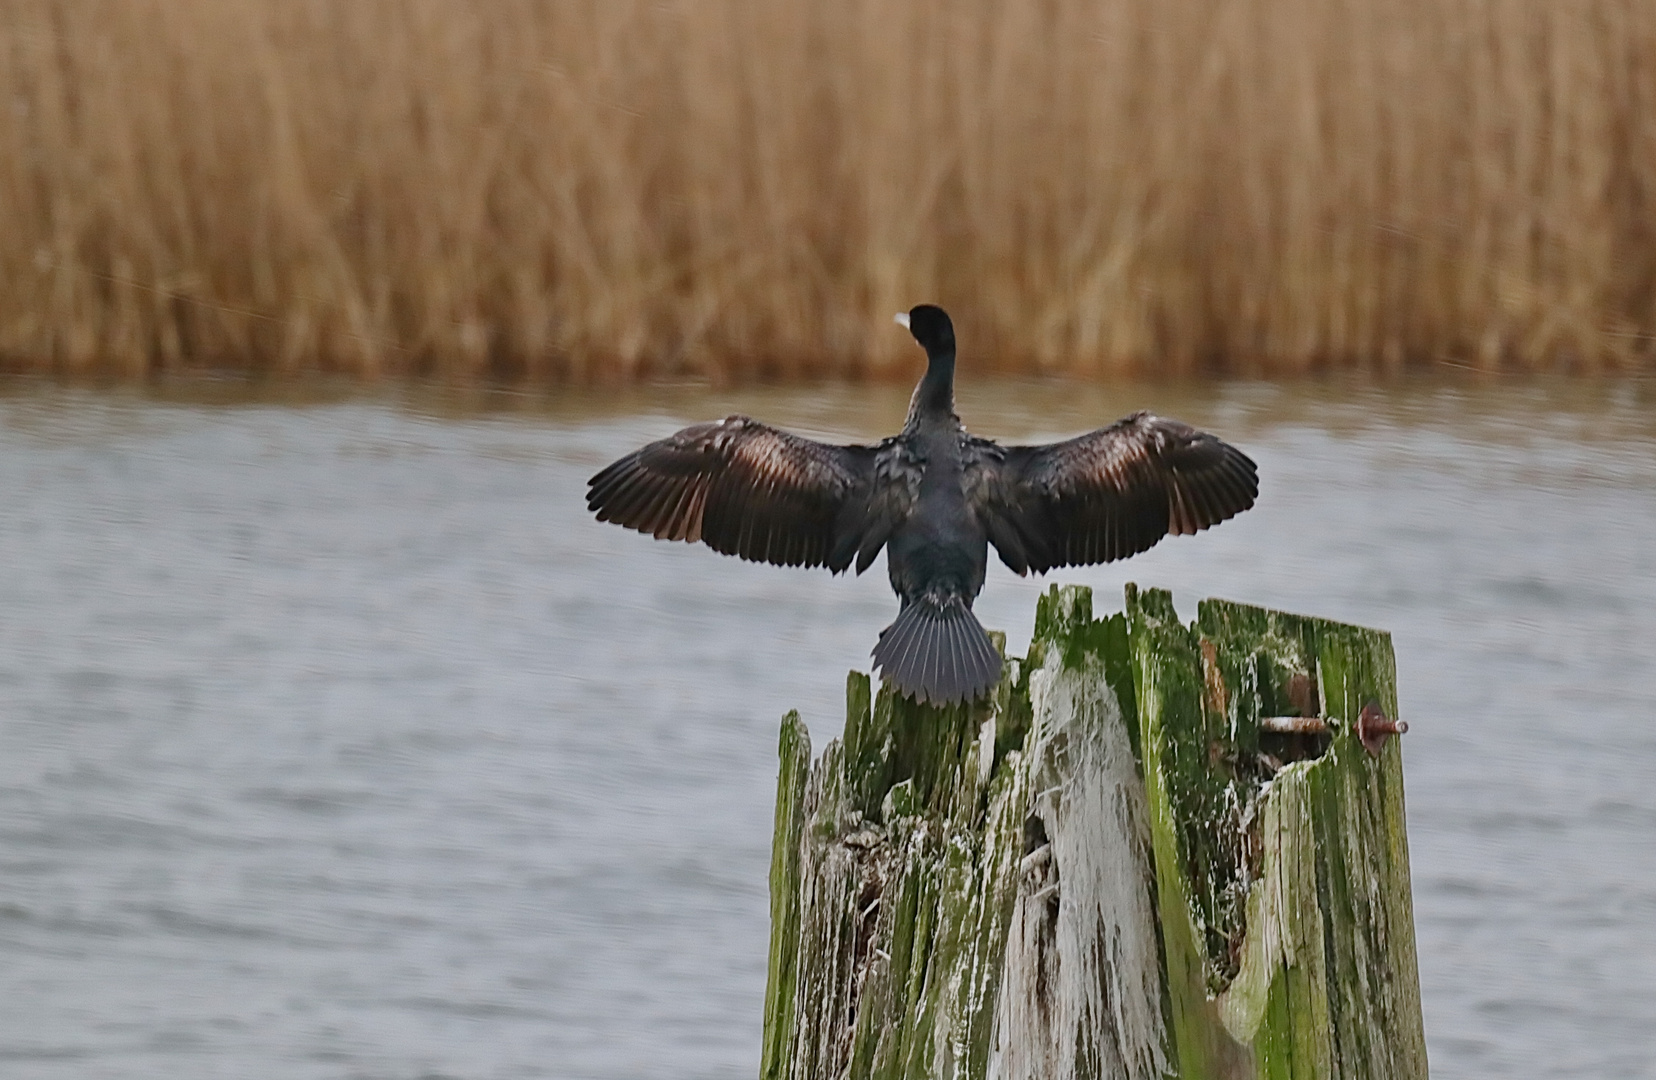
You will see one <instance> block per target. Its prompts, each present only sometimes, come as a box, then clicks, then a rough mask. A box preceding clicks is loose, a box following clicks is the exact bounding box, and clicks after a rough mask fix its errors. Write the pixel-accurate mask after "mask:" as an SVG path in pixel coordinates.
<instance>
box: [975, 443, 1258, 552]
mask: <svg viewBox="0 0 1656 1080" xmlns="http://www.w3.org/2000/svg"><path fill="white" fill-rule="evenodd" d="M966 457H967V475H968V481H967V494H968V498H969V499H970V500H971V502H972V505H973V508H974V509H975V510H976V511H977V512H978V513H979V515H980V518H982V519H983V520H984V521H985V528H986V531H987V532H988V534H989V539H990V542H992V543H993V544H994V545H995V550H996V551H997V552H999V553H1000V556H1001V559H1002V561H1004V562H1005V563H1006V565H1007V566H1009V567H1011V568H1012V569H1013V570H1014V571H1017V572H1018V573H1024V572H1026V571H1027V570H1034V571H1035V572H1037V573H1040V572H1042V571H1046V570H1050V569H1053V568H1054V567H1058V566H1084V565H1087V564H1089V563H1098V562H1112V561H1114V560H1116V559H1125V558H1127V557H1128V556H1131V555H1137V554H1138V553H1139V552H1141V551H1144V550H1146V549H1147V548H1149V547H1151V546H1152V545H1154V544H1155V543H1156V542H1157V541H1158V540H1160V539H1161V538H1162V537H1164V536H1167V535H1169V534H1174V535H1189V534H1192V533H1196V532H1200V531H1201V530H1203V529H1207V528H1210V527H1212V526H1214V525H1217V524H1218V523H1219V522H1221V521H1225V520H1228V519H1230V518H1232V517H1235V516H1236V515H1237V514H1240V513H1241V512H1242V511H1244V510H1246V509H1248V508H1249V507H1251V506H1252V505H1253V504H1254V500H1255V498H1257V497H1258V494H1259V470H1258V468H1257V466H1255V465H1254V463H1253V461H1252V459H1250V458H1249V457H1248V456H1247V455H1246V454H1244V453H1242V451H1240V450H1238V449H1236V448H1235V447H1234V446H1231V445H1230V444H1229V443H1226V442H1224V441H1222V440H1220V439H1218V438H1216V437H1215V436H1213V435H1210V434H1208V433H1207V432H1204V431H1198V430H1196V429H1195V428H1193V427H1190V426H1188V425H1186V424H1181V423H1179V422H1178V421H1176V420H1167V419H1163V418H1161V417H1158V416H1153V415H1151V414H1150V413H1144V412H1141V413H1134V414H1133V415H1132V416H1129V417H1127V418H1125V419H1123V420H1120V421H1117V422H1116V423H1114V424H1111V425H1110V426H1109V427H1105V428H1099V429H1098V430H1097V431H1092V432H1089V433H1087V434H1085V435H1081V436H1078V437H1076V438H1074V439H1068V440H1066V441H1064V442H1057V443H1047V444H1044V445H1040V446H1007V447H1000V446H996V445H995V444H994V443H990V442H987V441H985V440H982V439H969V440H968V443H967V446H966Z"/></svg>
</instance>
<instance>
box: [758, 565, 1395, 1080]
mask: <svg viewBox="0 0 1656 1080" xmlns="http://www.w3.org/2000/svg"><path fill="white" fill-rule="evenodd" d="M1395 715H1396V690H1395V675H1394V665H1393V658H1392V652H1391V642H1390V638H1389V637H1388V636H1387V635H1386V634H1384V633H1381V632H1378V631H1373V630H1365V629H1362V628H1359V627H1354V626H1346V625H1342V624H1338V623H1332V622H1328V621H1325V620H1321V619H1311V618H1304V617H1300V616H1294V615H1286V614H1282V613H1279V612H1273V611H1267V610H1264V609H1260V608H1254V607H1248V606H1244V605H1240V604H1232V603H1227V602H1224V601H1215V600H1209V601H1205V602H1203V603H1202V604H1201V605H1200V607H1199V611H1198V616H1197V619H1196V621H1195V623H1194V624H1191V625H1188V626H1187V625H1184V624H1182V623H1180V622H1179V621H1178V619H1177V617H1176V615H1175V613H1174V611H1173V606H1172V602H1171V598H1170V597H1169V595H1168V594H1167V593H1165V592H1160V591H1146V592H1144V593H1139V592H1138V591H1137V590H1136V589H1135V588H1134V587H1132V586H1129V587H1128V589H1127V603H1126V609H1125V611H1124V612H1122V613H1121V614H1117V615H1112V616H1109V617H1107V618H1102V619H1095V618H1094V617H1093V614H1092V595H1091V592H1090V591H1089V590H1087V589H1085V588H1080V587H1068V588H1061V589H1060V588H1054V589H1053V590H1052V591H1050V592H1049V593H1047V594H1046V595H1045V596H1043V597H1042V598H1041V600H1040V603H1039V605H1038V608H1037V612H1036V619H1035V634H1034V640H1033V642H1032V643H1031V646H1030V651H1029V655H1028V656H1027V657H1026V658H1024V659H1022V660H1019V659H1010V660H1009V661H1008V663H1007V665H1006V671H1005V675H1004V677H1003V679H1002V682H1001V685H1000V687H999V688H998V690H997V692H996V693H995V695H994V696H993V698H992V699H991V700H989V701H986V702H981V703H978V704H976V705H973V706H956V707H952V708H934V707H926V706H918V705H915V704H914V703H913V702H911V701H908V700H906V699H901V698H897V697H895V696H894V695H892V694H891V693H890V692H889V691H881V692H880V693H879V694H878V695H872V694H871V692H870V684H869V680H868V678H867V677H866V676H864V675H860V674H853V675H852V676H851V677H850V680H849V683H848V687H847V713H846V725H845V733H844V736H843V738H842V739H840V740H836V741H834V742H830V743H829V744H828V746H827V747H826V748H825V749H824V751H823V753H822V756H821V757H820V758H819V759H818V760H817V761H816V763H815V764H814V765H813V764H812V763H811V760H810V740H809V736H808V735H807V733H806V731H805V727H804V725H803V724H802V723H801V722H800V720H799V717H798V715H797V714H792V713H790V714H789V716H788V717H787V718H786V719H784V721H783V724H782V738H781V758H782V766H781V777H780V780H779V783H778V788H777V809H776V835H775V846H774V852H773V857H772V864H771V916H772V926H771V950H770V974H769V984H768V988H767V992H766V1013H765V1034H764V1049H763V1060H762V1064H761V1074H762V1076H763V1077H764V1078H765V1080H782V1078H790V1080H817V1078H824V1080H826V1078H830V1077H832V1078H836V1080H838V1078H842V1077H851V1078H855V1080H862V1078H865V1077H868V1078H882V1080H896V1078H905V1080H907V1078H921V1077H927V1078H931V1077H937V1078H943V1077H949V1078H960V1080H981V1078H989V1077H995V1078H1004V1080H1035V1078H1041V1080H1066V1078H1077V1080H1080V1078H1093V1077H1110V1078H1115V1077H1125V1078H1130V1080H1159V1078H1161V1077H1164V1076H1178V1077H1182V1078H1185V1080H1209V1078H1232V1077H1235V1078H1244V1077H1260V1078H1272V1080H1277V1078H1281V1080H1289V1078H1292V1080H1300V1078H1307V1080H1309V1078H1317V1080H1324V1078H1342V1080H1344V1078H1350V1080H1356V1078H1364V1080H1369V1078H1372V1080H1415V1078H1422V1080H1423V1078H1424V1077H1425V1076H1426V1053H1425V1044H1424V1039H1423V1035H1422V1029H1421V1015H1420V1000H1419V986H1418V977H1417V974H1416V965H1415V952H1414V923H1413V915H1412V910H1411V902H1410V893H1409V869H1408V846H1407V839H1406V836H1405V832H1404V821H1403V785H1402V759H1401V756H1400V753H1399V750H1398V744H1397V740H1395V739H1387V738H1386V737H1385V735H1386V733H1387V731H1388V730H1389V724H1390V721H1389V720H1387V719H1386V718H1389V717H1393V716H1395ZM1360 717H1361V718H1362V723H1361V724H1359V718H1360ZM1359 727H1361V728H1362V730H1361V731H1359ZM1363 736H1367V738H1366V740H1365V738H1364V737H1363Z"/></svg>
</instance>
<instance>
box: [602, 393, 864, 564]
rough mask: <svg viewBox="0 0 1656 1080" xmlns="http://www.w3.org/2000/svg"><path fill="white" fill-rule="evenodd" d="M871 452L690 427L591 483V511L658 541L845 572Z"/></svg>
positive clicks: (769, 430) (857, 535) (745, 424)
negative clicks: (698, 544)
mask: <svg viewBox="0 0 1656 1080" xmlns="http://www.w3.org/2000/svg"><path fill="white" fill-rule="evenodd" d="M876 453H877V448H876V447H871V446H830V445H828V444H826V443H819V442H813V441H812V440H810V439H805V438H801V437H800V436H798V435H792V434H789V433H788V432H786V431H781V430H779V429H777V428H773V427H768V426H766V425H764V424H761V423H759V422H758V421H755V420H750V419H748V418H747V417H745V416H731V417H727V418H726V419H724V420H719V421H716V422H714V423H708V424H696V425H694V426H692V427H687V428H685V429H684V430H683V431H680V432H678V433H677V434H674V435H670V436H668V437H667V438H665V439H661V440H659V441H657V442H653V443H651V444H650V445H648V446H646V447H644V448H643V449H641V450H635V451H633V452H632V453H630V454H628V455H627V456H626V457H624V458H622V459H621V460H619V461H617V462H615V464H613V465H611V466H609V467H608V468H606V469H604V470H603V471H602V472H600V473H598V474H597V475H596V476H594V477H593V478H592V479H591V480H589V481H588V482H587V508H588V509H589V510H591V511H592V512H593V513H595V514H597V515H598V520H599V521H613V522H615V523H616V524H618V525H625V526H627V527H628V528H630V529H637V530H638V531H639V532H643V533H649V534H651V535H652V536H654V537H656V538H657V539H658V540H686V541H690V542H692V543H693V542H695V541H697V540H700V541H702V542H703V543H705V544H706V545H707V546H708V547H710V548H712V549H713V550H714V551H718V552H723V553H724V554H726V555H737V556H740V557H741V558H744V559H751V560H753V561H754V562H769V563H776V564H777V565H779V566H828V567H829V568H830V569H832V570H833V571H834V572H835V573H838V572H840V571H841V570H844V569H845V568H846V567H847V566H849V565H850V562H851V558H852V556H853V555H855V554H856V553H857V550H858V548H859V546H860V544H861V542H862V539H863V537H862V532H863V529H862V528H861V526H862V519H863V518H864V517H865V516H866V515H865V514H864V513H863V512H862V510H863V508H864V507H866V505H867V504H868V502H869V499H868V495H867V489H868V486H869V484H870V482H871V480H872V479H873V477H874V474H875V458H876Z"/></svg>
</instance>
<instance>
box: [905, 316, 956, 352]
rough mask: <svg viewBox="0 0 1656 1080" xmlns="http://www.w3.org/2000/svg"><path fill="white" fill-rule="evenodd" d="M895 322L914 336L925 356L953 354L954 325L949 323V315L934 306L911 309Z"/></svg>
mask: <svg viewBox="0 0 1656 1080" xmlns="http://www.w3.org/2000/svg"><path fill="white" fill-rule="evenodd" d="M897 322H898V324H900V325H901V326H904V327H906V328H907V329H908V332H909V333H911V334H913V335H914V340H915V341H918V342H919V343H920V346H921V347H922V348H924V349H925V350H926V353H927V355H931V354H934V353H952V352H954V349H955V338H954V323H952V322H950V321H949V313H948V312H946V311H944V310H943V309H942V308H940V307H938V306H936V305H935V304H921V305H919V306H918V307H912V308H910V309H909V310H908V311H907V312H905V313H904V314H901V315H899V316H897Z"/></svg>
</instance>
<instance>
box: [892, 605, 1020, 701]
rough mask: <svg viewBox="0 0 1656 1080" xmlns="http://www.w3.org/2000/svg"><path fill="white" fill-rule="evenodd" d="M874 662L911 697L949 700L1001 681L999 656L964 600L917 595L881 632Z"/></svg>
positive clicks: (974, 694)
mask: <svg viewBox="0 0 1656 1080" xmlns="http://www.w3.org/2000/svg"><path fill="white" fill-rule="evenodd" d="M874 666H875V667H877V668H879V669H880V672H881V675H882V676H883V677H884V678H885V679H886V680H887V681H888V682H890V683H891V684H892V685H893V686H895V687H896V688H897V689H898V691H899V692H901V693H903V694H906V695H907V696H909V697H912V698H913V699H914V700H916V701H919V702H921V703H925V702H931V703H932V704H934V705H952V704H954V703H955V702H958V701H971V700H972V699H973V698H977V697H981V696H983V695H984V694H986V693H988V692H989V691H990V690H992V689H994V687H995V684H996V683H998V682H999V681H1000V673H1001V658H1000V653H998V652H996V651H995V643H994V642H993V641H991V640H990V639H989V632H988V631H987V630H985V629H984V628H983V624H982V623H980V622H978V620H977V616H976V615H973V614H972V609H971V608H969V607H967V606H966V601H965V600H962V599H961V598H960V597H958V596H922V597H920V598H919V599H917V600H913V601H911V602H910V603H909V604H908V605H907V606H906V607H904V608H903V610H902V611H901V612H899V613H898V615H897V621H896V622H894V623H892V624H891V625H890V626H888V627H886V628H885V630H883V631H882V632H881V633H880V642H879V644H877V645H875V646H874Z"/></svg>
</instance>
